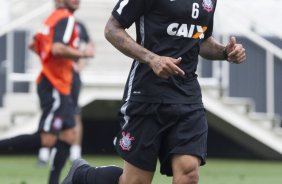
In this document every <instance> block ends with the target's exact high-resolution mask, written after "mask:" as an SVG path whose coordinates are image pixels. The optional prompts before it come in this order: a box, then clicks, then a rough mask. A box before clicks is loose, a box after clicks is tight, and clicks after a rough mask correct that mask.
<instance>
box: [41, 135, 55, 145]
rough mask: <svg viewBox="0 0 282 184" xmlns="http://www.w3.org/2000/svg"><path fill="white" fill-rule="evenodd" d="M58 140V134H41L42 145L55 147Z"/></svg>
mask: <svg viewBox="0 0 282 184" xmlns="http://www.w3.org/2000/svg"><path fill="white" fill-rule="evenodd" d="M56 141H57V136H56V135H53V134H46V133H42V134H41V145H42V146H44V147H49V148H51V147H53V146H54V145H55V143H56Z"/></svg>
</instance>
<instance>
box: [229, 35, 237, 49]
mask: <svg viewBox="0 0 282 184" xmlns="http://www.w3.org/2000/svg"><path fill="white" fill-rule="evenodd" d="M236 43H237V42H236V38H235V36H232V37H231V38H230V41H229V47H230V48H232V47H234V46H235V44H236Z"/></svg>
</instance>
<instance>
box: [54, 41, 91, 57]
mask: <svg viewBox="0 0 282 184" xmlns="http://www.w3.org/2000/svg"><path fill="white" fill-rule="evenodd" d="M52 54H53V55H54V56H57V57H64V58H69V59H78V58H85V57H91V56H88V55H87V53H85V52H82V51H80V50H77V49H74V48H71V47H68V46H66V45H64V44H62V43H59V42H57V43H54V44H53V47H52Z"/></svg>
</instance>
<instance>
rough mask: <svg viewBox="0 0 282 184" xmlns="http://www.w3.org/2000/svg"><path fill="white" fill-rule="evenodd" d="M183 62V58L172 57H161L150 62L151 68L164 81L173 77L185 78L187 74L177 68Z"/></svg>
mask: <svg viewBox="0 0 282 184" xmlns="http://www.w3.org/2000/svg"><path fill="white" fill-rule="evenodd" d="M181 60H182V58H181V57H179V58H177V59H174V58H171V57H165V56H159V57H157V58H156V60H152V61H151V62H150V67H151V68H152V69H153V71H154V73H155V74H156V75H157V76H159V77H161V78H164V79H167V78H169V77H171V76H173V75H180V76H184V75H185V72H184V71H183V70H181V69H180V68H179V67H178V66H177V65H178V64H179V63H180V62H181Z"/></svg>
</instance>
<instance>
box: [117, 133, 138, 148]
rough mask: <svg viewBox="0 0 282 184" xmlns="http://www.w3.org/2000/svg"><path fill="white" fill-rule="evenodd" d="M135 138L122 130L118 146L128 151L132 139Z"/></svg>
mask: <svg viewBox="0 0 282 184" xmlns="http://www.w3.org/2000/svg"><path fill="white" fill-rule="evenodd" d="M134 140H135V138H134V137H132V136H130V133H129V132H128V133H125V132H122V138H121V139H120V141H119V146H120V147H121V149H122V150H123V151H130V149H131V147H132V141H134Z"/></svg>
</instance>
